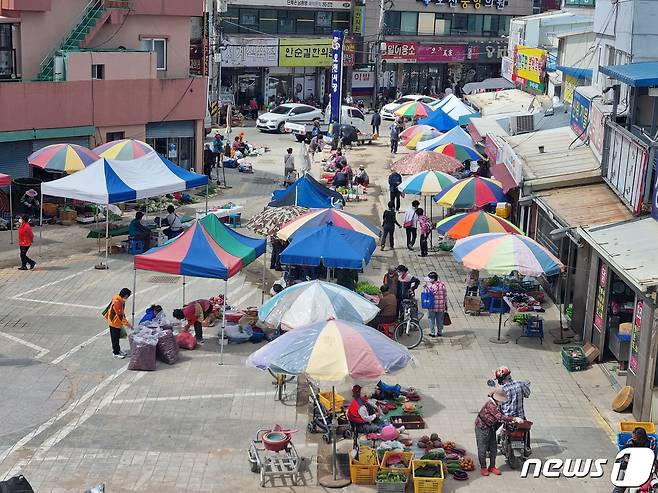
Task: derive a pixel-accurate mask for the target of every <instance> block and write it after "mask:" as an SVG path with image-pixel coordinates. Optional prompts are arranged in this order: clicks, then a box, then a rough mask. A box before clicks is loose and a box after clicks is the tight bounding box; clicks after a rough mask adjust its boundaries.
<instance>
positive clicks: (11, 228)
mask: <svg viewBox="0 0 658 493" xmlns="http://www.w3.org/2000/svg"><path fill="white" fill-rule="evenodd" d="M41 203H42V204H43V194H41ZM41 207H43V206H41ZM9 241H10V242H11V244H12V245H13V243H14V206H13V205H12V200H11V181H10V182H9ZM39 246H41V242H39Z"/></svg>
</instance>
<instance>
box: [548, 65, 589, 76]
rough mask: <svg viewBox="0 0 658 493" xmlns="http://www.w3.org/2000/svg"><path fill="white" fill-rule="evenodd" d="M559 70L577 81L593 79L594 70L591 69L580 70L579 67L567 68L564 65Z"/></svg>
mask: <svg viewBox="0 0 658 493" xmlns="http://www.w3.org/2000/svg"><path fill="white" fill-rule="evenodd" d="M557 69H558V70H560V71H561V72H562V73H563V74H565V75H570V76H571V77H575V78H576V79H591V78H592V72H593V71H592V69H591V68H579V67H566V66H564V65H558V66H557Z"/></svg>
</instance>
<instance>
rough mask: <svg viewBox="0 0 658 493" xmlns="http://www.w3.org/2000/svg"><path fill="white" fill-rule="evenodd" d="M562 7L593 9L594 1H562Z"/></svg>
mask: <svg viewBox="0 0 658 493" xmlns="http://www.w3.org/2000/svg"><path fill="white" fill-rule="evenodd" d="M564 5H565V6H569V7H595V6H596V1H595V0H564Z"/></svg>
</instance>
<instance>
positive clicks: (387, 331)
mask: <svg viewBox="0 0 658 493" xmlns="http://www.w3.org/2000/svg"><path fill="white" fill-rule="evenodd" d="M393 329H395V322H393V323H390V324H379V325H377V330H378V331H379V332H381V333H382V334H384V335H385V336H386V337H390V338H391V339H393V337H394V334H393V332H392V331H393Z"/></svg>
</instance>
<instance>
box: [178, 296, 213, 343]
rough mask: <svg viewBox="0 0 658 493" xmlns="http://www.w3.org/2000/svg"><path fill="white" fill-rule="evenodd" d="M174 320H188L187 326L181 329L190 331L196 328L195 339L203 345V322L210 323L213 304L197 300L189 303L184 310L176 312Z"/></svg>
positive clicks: (179, 309)
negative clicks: (191, 328)
mask: <svg viewBox="0 0 658 493" xmlns="http://www.w3.org/2000/svg"><path fill="white" fill-rule="evenodd" d="M173 315H174V318H175V319H177V320H183V319H184V320H186V321H187V324H186V325H185V326H184V327H183V328H182V329H181V330H184V331H188V330H189V329H190V327H194V337H196V341H197V343H199V344H203V343H204V342H205V341H204V340H203V322H207V323H210V322H212V320H213V317H212V303H210V301H209V300H196V301H193V302H192V303H188V304H187V305H185V306H184V307H183V308H182V309H181V308H177V309H176V310H174V313H173Z"/></svg>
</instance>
